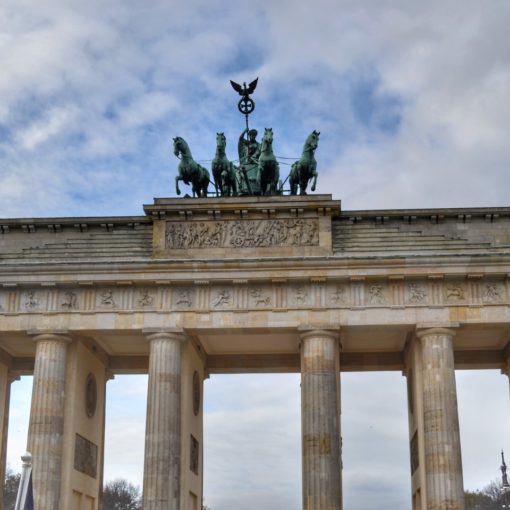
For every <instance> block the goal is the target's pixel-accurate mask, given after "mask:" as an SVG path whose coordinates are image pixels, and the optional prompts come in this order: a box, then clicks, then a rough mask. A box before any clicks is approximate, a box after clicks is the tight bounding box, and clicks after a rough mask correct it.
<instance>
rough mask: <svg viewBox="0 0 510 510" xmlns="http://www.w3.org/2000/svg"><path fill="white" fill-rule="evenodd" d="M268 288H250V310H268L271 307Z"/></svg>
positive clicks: (271, 302) (270, 296)
mask: <svg viewBox="0 0 510 510" xmlns="http://www.w3.org/2000/svg"><path fill="white" fill-rule="evenodd" d="M272 294H273V293H272V290H271V288H270V287H264V286H260V287H259V286H255V287H252V288H250V290H249V292H248V295H249V305H250V307H251V308H254V309H258V308H270V307H272V306H273V296H272Z"/></svg>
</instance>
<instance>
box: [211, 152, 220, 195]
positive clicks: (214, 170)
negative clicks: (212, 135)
mask: <svg viewBox="0 0 510 510" xmlns="http://www.w3.org/2000/svg"><path fill="white" fill-rule="evenodd" d="M211 170H212V174H213V180H214V190H215V191H216V196H218V190H219V191H220V194H222V190H221V177H220V178H219V179H218V174H219V175H220V176H221V172H218V162H217V161H216V160H215V159H214V160H213V162H212V165H211Z"/></svg>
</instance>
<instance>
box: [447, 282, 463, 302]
mask: <svg viewBox="0 0 510 510" xmlns="http://www.w3.org/2000/svg"><path fill="white" fill-rule="evenodd" d="M444 292H445V298H446V301H448V302H450V303H451V302H456V301H465V299H466V289H465V288H464V285H461V284H453V283H447V284H446V286H445V289H444Z"/></svg>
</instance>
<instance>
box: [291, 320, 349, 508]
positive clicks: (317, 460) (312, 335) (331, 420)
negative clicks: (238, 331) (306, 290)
mask: <svg viewBox="0 0 510 510" xmlns="http://www.w3.org/2000/svg"><path fill="white" fill-rule="evenodd" d="M338 360H339V344H338V334H337V333H336V332H333V331H324V330H311V331H305V332H303V333H301V427H302V431H301V433H302V455H303V466H302V468H303V510H341V508H342V475H341V445H340V374H339V361H338Z"/></svg>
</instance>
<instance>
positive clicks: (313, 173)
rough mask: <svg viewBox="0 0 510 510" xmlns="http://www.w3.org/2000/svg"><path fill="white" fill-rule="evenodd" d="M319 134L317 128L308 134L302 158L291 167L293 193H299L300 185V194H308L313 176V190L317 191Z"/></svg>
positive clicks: (291, 188)
mask: <svg viewBox="0 0 510 510" xmlns="http://www.w3.org/2000/svg"><path fill="white" fill-rule="evenodd" d="M319 135H320V132H318V131H315V130H314V131H312V132H311V133H310V134H309V135H308V138H307V139H306V141H305V144H304V146H303V153H302V154H301V159H300V160H299V161H296V162H295V163H293V165H292V167H291V170H290V175H289V184H290V194H291V195H297V190H298V186H299V194H300V195H306V188H307V187H308V182H309V181H310V179H312V178H313V182H312V186H311V190H312V191H315V186H316V185H317V161H316V160H315V150H316V149H317V145H318V144H319Z"/></svg>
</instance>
